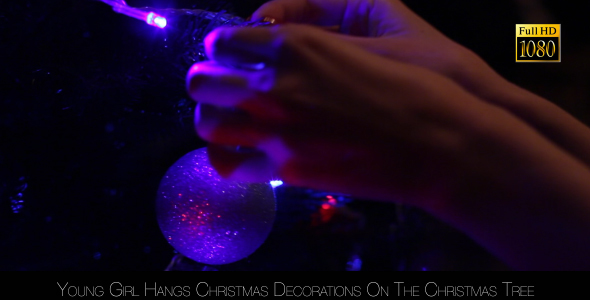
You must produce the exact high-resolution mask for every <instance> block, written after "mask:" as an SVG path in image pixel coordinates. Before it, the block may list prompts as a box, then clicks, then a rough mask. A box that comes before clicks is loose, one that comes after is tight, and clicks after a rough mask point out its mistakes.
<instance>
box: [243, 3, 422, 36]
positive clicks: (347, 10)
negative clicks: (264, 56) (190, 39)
mask: <svg viewBox="0 0 590 300" xmlns="http://www.w3.org/2000/svg"><path fill="white" fill-rule="evenodd" d="M264 17H270V18H273V19H275V20H276V22H277V23H307V24H313V25H320V26H341V30H340V31H341V32H344V33H352V34H359V35H371V36H376V35H381V34H382V33H383V32H379V31H381V30H383V29H387V30H390V29H393V30H396V29H397V30H399V29H401V28H400V27H406V26H407V25H412V24H418V23H416V22H419V20H421V18H420V17H418V16H417V15H416V14H415V13H414V12H412V11H411V10H410V9H409V8H408V7H407V6H406V5H405V4H403V3H402V2H401V1H399V0H374V1H366V0H348V1H344V0H274V1H270V2H267V3H265V4H264V5H262V6H261V7H260V8H259V9H258V10H256V11H255V12H254V14H253V15H252V19H254V20H255V19H259V18H264ZM359 27H362V28H359Z"/></svg>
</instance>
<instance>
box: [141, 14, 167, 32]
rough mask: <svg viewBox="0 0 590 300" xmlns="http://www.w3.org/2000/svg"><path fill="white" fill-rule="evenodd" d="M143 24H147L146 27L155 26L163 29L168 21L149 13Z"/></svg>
mask: <svg viewBox="0 0 590 300" xmlns="http://www.w3.org/2000/svg"><path fill="white" fill-rule="evenodd" d="M145 22H146V23H148V25H152V26H155V27H158V28H164V27H166V25H167V24H168V21H166V18H164V17H162V16H160V15H158V14H156V13H154V12H150V13H149V14H148V15H147V17H146V19H145Z"/></svg>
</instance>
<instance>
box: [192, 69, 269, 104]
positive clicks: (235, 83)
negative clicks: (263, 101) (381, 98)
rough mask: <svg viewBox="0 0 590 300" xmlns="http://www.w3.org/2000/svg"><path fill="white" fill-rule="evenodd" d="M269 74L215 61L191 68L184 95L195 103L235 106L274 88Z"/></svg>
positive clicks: (266, 71) (267, 71)
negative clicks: (187, 95) (231, 66)
mask: <svg viewBox="0 0 590 300" xmlns="http://www.w3.org/2000/svg"><path fill="white" fill-rule="evenodd" d="M270 72H271V70H260V71H251V70H242V69H235V68H230V67H226V66H223V65H220V64H219V63H217V62H215V61H207V62H200V63H196V64H194V65H193V66H192V67H191V69H190V70H189V72H188V75H187V82H186V86H187V91H188V93H189V95H190V96H191V98H192V99H193V100H195V101H198V102H203V103H209V104H215V105H219V106H236V105H238V104H240V103H242V102H244V101H247V100H249V99H254V98H256V97H257V93H258V92H264V91H268V90H269V89H270V88H271V87H272V85H273V80H274V79H273V76H272V74H271V73H270Z"/></svg>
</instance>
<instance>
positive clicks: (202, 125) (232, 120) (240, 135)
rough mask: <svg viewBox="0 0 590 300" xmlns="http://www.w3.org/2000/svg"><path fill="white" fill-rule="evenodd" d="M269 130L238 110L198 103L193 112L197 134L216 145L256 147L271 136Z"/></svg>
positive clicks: (268, 127)
mask: <svg viewBox="0 0 590 300" xmlns="http://www.w3.org/2000/svg"><path fill="white" fill-rule="evenodd" d="M270 128H271V127H270V126H263V125H262V124H258V123H256V122H255V121H253V120H252V118H251V117H250V116H249V114H248V113H246V112H245V111H243V110H240V109H232V108H225V107H219V106H215V105H211V104H204V103H198V104H197V108H196V110H195V129H196V131H197V133H198V134H199V136H200V137H201V138H202V139H204V140H206V141H209V142H212V143H216V144H224V145H240V146H245V147H256V146H258V145H259V144H260V143H261V141H264V140H266V139H268V137H269V136H270V135H271V132H270V130H269V129H270Z"/></svg>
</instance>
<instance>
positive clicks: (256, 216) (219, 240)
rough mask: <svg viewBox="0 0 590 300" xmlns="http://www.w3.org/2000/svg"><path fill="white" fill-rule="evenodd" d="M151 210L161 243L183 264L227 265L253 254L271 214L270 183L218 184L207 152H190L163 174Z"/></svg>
mask: <svg viewBox="0 0 590 300" xmlns="http://www.w3.org/2000/svg"><path fill="white" fill-rule="evenodd" d="M156 209H157V217H158V223H159V225H160V229H161V230H162V233H163V234H164V237H165V238H166V240H168V242H169V243H170V244H171V245H172V246H173V247H174V248H175V249H176V250H177V251H178V252H180V253H182V254H183V255H185V256H187V257H188V258H191V259H193V260H195V261H197V262H200V263H205V264H212V265H220V264H228V263H232V262H235V261H238V260H240V259H243V258H245V257H247V256H248V255H250V254H252V253H253V252H254V251H256V249H258V247H260V245H262V243H263V242H264V241H265V240H266V238H267V236H268V234H269V233H270V231H271V229H272V226H273V222H274V219H275V214H276V209H275V196H274V191H273V188H272V186H271V184H270V183H268V182H267V183H244V182H235V181H230V180H226V179H223V178H221V177H220V175H219V174H218V173H217V172H216V171H215V170H214V169H213V167H211V165H210V163H209V159H208V156H207V151H206V148H201V149H197V150H194V151H192V152H189V153H188V154H186V155H185V156H183V157H182V158H180V159H179V160H178V161H177V162H176V163H174V165H172V167H170V169H168V171H167V172H166V175H165V176H164V178H163V179H162V181H161V183H160V187H159V189H158V195H157V200H156Z"/></svg>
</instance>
